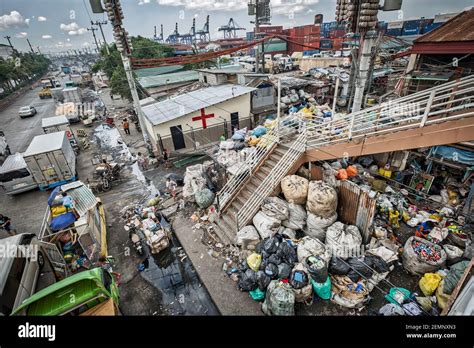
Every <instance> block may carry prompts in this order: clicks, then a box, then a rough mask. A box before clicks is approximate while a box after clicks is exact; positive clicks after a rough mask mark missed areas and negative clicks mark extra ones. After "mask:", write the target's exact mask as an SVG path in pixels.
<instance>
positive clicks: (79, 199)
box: [61, 181, 97, 216]
mask: <svg viewBox="0 0 474 348" xmlns="http://www.w3.org/2000/svg"><path fill="white" fill-rule="evenodd" d="M61 191H65V192H67V194H68V195H69V196H71V198H72V199H73V200H74V203H75V208H76V210H77V212H78V213H79V215H80V216H83V215H84V214H85V213H87V212H88V211H89V210H91V209H92V208H94V207H95V206H96V204H97V197H96V196H95V195H94V193H92V191H91V189H90V188H88V187H87V186H86V185H84V183H83V182H82V181H74V182H72V183H69V184H66V185H62V186H61Z"/></svg>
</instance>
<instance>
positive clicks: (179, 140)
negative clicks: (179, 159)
mask: <svg viewBox="0 0 474 348" xmlns="http://www.w3.org/2000/svg"><path fill="white" fill-rule="evenodd" d="M170 132H171V138H172V139H173V145H174V149H175V150H181V149H184V148H186V143H185V142H184V135H183V129H182V127H181V125H179V126H173V127H170Z"/></svg>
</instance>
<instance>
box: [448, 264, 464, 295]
mask: <svg viewBox="0 0 474 348" xmlns="http://www.w3.org/2000/svg"><path fill="white" fill-rule="evenodd" d="M468 265H469V261H461V262H458V263H456V264H454V265H452V266H451V268H450V269H449V271H448V274H447V275H446V277H445V278H444V280H443V281H444V293H445V294H448V295H451V293H452V292H453V290H454V288H455V287H456V285H457V284H458V282H459V279H461V277H462V275H463V273H464V270H465V269H466V267H467V266H468Z"/></svg>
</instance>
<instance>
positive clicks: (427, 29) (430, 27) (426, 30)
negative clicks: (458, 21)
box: [422, 23, 443, 34]
mask: <svg viewBox="0 0 474 348" xmlns="http://www.w3.org/2000/svg"><path fill="white" fill-rule="evenodd" d="M442 25H443V23H432V24H428V25H425V27H424V28H423V32H422V34H426V33H429V32H430V31H432V30H435V29H436V28H439V27H440V26H442Z"/></svg>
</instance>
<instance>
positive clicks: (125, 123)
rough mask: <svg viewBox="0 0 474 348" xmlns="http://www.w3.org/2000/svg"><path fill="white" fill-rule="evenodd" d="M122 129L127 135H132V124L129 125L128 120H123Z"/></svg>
mask: <svg viewBox="0 0 474 348" xmlns="http://www.w3.org/2000/svg"><path fill="white" fill-rule="evenodd" d="M122 127H123V131H124V132H125V134H127V135H130V123H128V120H127V119H126V118H124V119H123V122H122Z"/></svg>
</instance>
